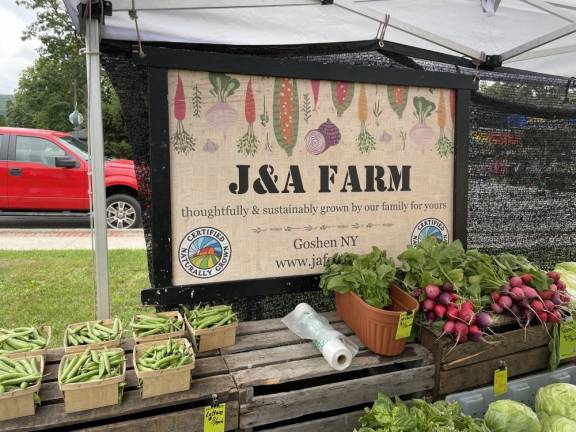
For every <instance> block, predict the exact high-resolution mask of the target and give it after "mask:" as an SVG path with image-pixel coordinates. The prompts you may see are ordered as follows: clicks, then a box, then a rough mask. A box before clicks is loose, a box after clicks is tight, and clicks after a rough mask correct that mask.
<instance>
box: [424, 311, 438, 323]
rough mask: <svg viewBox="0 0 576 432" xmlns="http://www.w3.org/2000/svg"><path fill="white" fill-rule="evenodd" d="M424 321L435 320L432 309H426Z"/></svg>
mask: <svg viewBox="0 0 576 432" xmlns="http://www.w3.org/2000/svg"><path fill="white" fill-rule="evenodd" d="M426 321H436V314H435V313H434V311H433V310H429V311H426Z"/></svg>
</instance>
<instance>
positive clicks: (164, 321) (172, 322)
mask: <svg viewBox="0 0 576 432" xmlns="http://www.w3.org/2000/svg"><path fill="white" fill-rule="evenodd" d="M130 327H132V330H133V331H134V334H135V335H136V336H138V337H143V336H152V335H157V334H163V333H173V332H177V331H180V330H182V329H183V328H184V323H183V322H182V320H180V319H178V317H167V316H163V315H158V314H154V315H136V316H135V317H134V318H133V319H132V322H131V323H130Z"/></svg>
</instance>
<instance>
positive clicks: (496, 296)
mask: <svg viewBox="0 0 576 432" xmlns="http://www.w3.org/2000/svg"><path fill="white" fill-rule="evenodd" d="M490 297H492V301H494V302H497V301H498V299H499V298H500V293H499V292H498V291H492V294H490Z"/></svg>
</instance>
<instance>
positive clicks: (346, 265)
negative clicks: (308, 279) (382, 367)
mask: <svg viewBox="0 0 576 432" xmlns="http://www.w3.org/2000/svg"><path fill="white" fill-rule="evenodd" d="M395 279H396V266H395V264H394V261H393V260H392V259H391V258H388V257H386V252H384V251H381V250H380V249H379V248H377V247H373V248H372V252H370V253H368V254H365V255H357V254H353V253H344V254H336V255H334V256H333V257H332V258H330V259H329V260H328V261H327V263H326V267H325V272H324V274H323V275H322V277H321V278H320V287H321V288H322V290H323V291H324V293H326V294H328V293H330V292H332V291H333V292H335V294H336V311H337V312H338V315H340V317H341V318H342V319H343V320H344V322H345V323H346V324H348V326H349V327H350V328H351V329H352V330H353V331H354V332H355V333H356V335H357V336H358V338H360V340H361V341H362V342H363V343H364V345H366V347H367V348H368V349H370V350H371V351H373V352H375V353H377V354H380V355H389V356H394V355H398V354H400V353H401V352H402V351H403V350H404V346H405V345H406V339H398V340H397V339H396V330H397V327H398V321H399V319H400V314H401V313H402V312H404V311H416V310H418V302H417V301H416V300H415V299H414V298H413V297H412V296H410V295H409V294H408V293H406V292H404V291H402V290H401V289H400V288H398V287H397V286H396V285H395V284H394V281H395Z"/></svg>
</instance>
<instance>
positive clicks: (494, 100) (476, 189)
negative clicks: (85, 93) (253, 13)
mask: <svg viewBox="0 0 576 432" xmlns="http://www.w3.org/2000/svg"><path fill="white" fill-rule="evenodd" d="M187 48H188V49H191V48H193V49H195V50H205V51H213V52H225V53H238V54H244V55H246V54H249V55H262V56H270V57H283V58H286V57H291V58H293V59H295V60H303V61H312V62H320V63H328V64H330V63H334V64H347V65H362V66H374V67H381V68H411V69H423V70H428V71H440V72H451V73H459V74H472V75H476V76H477V78H478V80H479V90H478V91H477V92H474V94H473V97H472V105H471V112H470V147H469V153H470V154H469V215H468V246H469V247H473V248H479V249H482V250H484V251H488V252H501V251H510V252H513V253H521V254H525V255H526V256H528V257H529V258H530V259H532V260H533V261H534V262H536V263H538V264H540V265H542V266H543V267H545V268H551V267H553V266H554V264H555V263H556V262H559V261H572V260H576V217H575V215H574V213H575V211H576V92H575V91H574V88H573V87H574V86H572V84H573V83H572V82H571V81H570V80H566V79H564V78H560V77H553V76H544V75H538V74H533V73H528V72H519V71H515V70H509V69H505V68H499V69H498V70H496V71H486V70H475V69H474V68H470V67H466V66H462V62H456V63H459V64H460V66H454V65H452V64H446V63H440V62H435V61H431V60H429V59H428V60H418V59H414V58H411V57H406V56H404V55H399V54H397V53H396V54H392V53H387V54H385V53H383V52H379V51H377V50H375V44H374V43H373V42H372V41H370V42H366V43H355V44H337V45H334V44H330V45H310V46H294V47H224V46H220V47H215V46H206V45H202V46H193V47H191V46H188V47H187ZM104 51H105V52H106V53H107V54H106V55H105V56H104V57H103V65H104V67H105V69H106V71H107V73H108V75H109V76H110V78H111V80H112V83H113V85H114V87H115V88H116V91H117V92H118V94H119V97H120V101H121V104H122V109H123V112H124V119H125V121H126V126H127V128H128V135H129V138H130V143H131V145H132V146H133V148H134V155H135V156H134V157H135V162H136V171H137V177H138V182H139V187H140V190H141V191H143V193H142V197H141V200H142V208H143V213H144V214H143V222H144V230H145V236H146V244H147V247H148V257H149V260H148V261H149V273H150V280H151V284H152V286H155V271H154V268H153V267H152V261H151V259H150V258H151V256H152V253H153V251H152V250H151V241H150V239H151V237H150V215H151V211H153V209H152V208H151V205H150V193H149V191H150V178H149V172H150V169H149V168H150V165H149V164H150V151H149V149H150V143H149V141H148V106H147V103H148V102H147V75H146V71H145V70H144V69H143V68H141V67H138V66H136V65H135V64H134V62H133V61H132V60H131V57H130V47H129V46H127V45H123V44H121V43H108V44H107V45H105V46H104ZM143 288H146V287H143ZM226 300H227V301H228V302H230V303H231V304H232V305H233V306H234V307H235V309H236V310H237V311H238V313H239V316H240V318H241V319H243V320H254V319H266V318H275V317H279V316H282V315H284V314H286V313H287V312H289V311H290V310H291V309H292V308H293V307H294V306H295V305H296V304H298V303H299V302H308V303H310V304H311V305H312V306H313V307H315V308H316V309H317V310H321V311H325V310H330V309H333V307H334V302H333V298H332V297H325V296H323V295H322V294H321V293H320V292H309V293H299V294H291V295H273V296H266V297H251V298H234V299H226Z"/></svg>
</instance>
